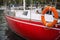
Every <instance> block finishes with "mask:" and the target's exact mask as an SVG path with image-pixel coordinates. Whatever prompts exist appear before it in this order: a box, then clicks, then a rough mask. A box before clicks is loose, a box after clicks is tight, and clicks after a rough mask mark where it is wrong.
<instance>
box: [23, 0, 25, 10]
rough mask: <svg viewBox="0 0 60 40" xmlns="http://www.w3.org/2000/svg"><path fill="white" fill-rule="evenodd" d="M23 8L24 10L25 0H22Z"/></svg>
mask: <svg viewBox="0 0 60 40" xmlns="http://www.w3.org/2000/svg"><path fill="white" fill-rule="evenodd" d="M23 9H24V11H25V0H23Z"/></svg>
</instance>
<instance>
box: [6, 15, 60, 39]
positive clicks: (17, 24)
mask: <svg viewBox="0 0 60 40" xmlns="http://www.w3.org/2000/svg"><path fill="white" fill-rule="evenodd" d="M6 20H7V23H8V25H9V27H10V28H11V29H12V30H13V31H14V32H16V33H17V34H18V35H19V36H21V37H23V38H26V39H27V40H56V39H58V37H59V35H60V33H59V31H60V30H55V29H48V28H44V27H43V24H42V23H40V22H34V21H29V20H22V19H18V18H14V17H10V16H6Z"/></svg>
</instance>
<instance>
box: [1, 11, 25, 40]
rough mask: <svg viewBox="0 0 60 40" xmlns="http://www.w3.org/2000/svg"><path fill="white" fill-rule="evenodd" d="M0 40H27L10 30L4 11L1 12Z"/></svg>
mask: <svg viewBox="0 0 60 40" xmlns="http://www.w3.org/2000/svg"><path fill="white" fill-rule="evenodd" d="M0 40H25V39H23V38H22V37H20V36H18V35H16V34H15V33H14V32H12V31H11V30H9V29H8V25H7V23H6V20H5V17H4V13H3V10H0Z"/></svg>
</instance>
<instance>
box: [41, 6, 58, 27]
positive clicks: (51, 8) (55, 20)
mask: <svg viewBox="0 0 60 40" xmlns="http://www.w3.org/2000/svg"><path fill="white" fill-rule="evenodd" d="M49 10H50V11H51V12H53V14H54V20H53V22H50V23H47V22H46V20H45V17H44V15H45V14H46V12H47V11H49ZM41 21H42V23H43V24H44V25H45V26H48V27H52V26H54V25H55V24H56V23H57V22H58V12H57V11H56V8H55V7H50V6H47V7H46V8H44V10H43V11H42V15H41Z"/></svg>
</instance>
